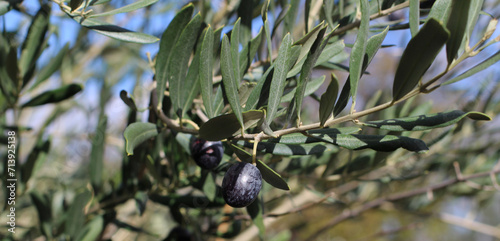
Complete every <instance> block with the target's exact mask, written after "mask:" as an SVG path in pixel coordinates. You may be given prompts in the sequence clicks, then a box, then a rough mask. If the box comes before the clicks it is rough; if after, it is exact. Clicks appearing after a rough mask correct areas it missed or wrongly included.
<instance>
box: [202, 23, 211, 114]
mask: <svg viewBox="0 0 500 241" xmlns="http://www.w3.org/2000/svg"><path fill="white" fill-rule="evenodd" d="M202 37H203V41H202V43H201V56H200V61H201V63H200V88H201V98H202V99H203V103H206V104H205V105H203V106H205V111H206V112H207V116H208V118H213V117H214V116H215V112H214V108H213V107H214V106H213V105H212V103H213V101H212V99H213V91H214V86H213V78H212V77H213V60H214V59H213V58H214V57H213V49H214V46H213V45H214V31H213V30H212V27H210V25H208V27H207V28H206V31H205V35H203V36H202Z"/></svg>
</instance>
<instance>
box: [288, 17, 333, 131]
mask: <svg viewBox="0 0 500 241" xmlns="http://www.w3.org/2000/svg"><path fill="white" fill-rule="evenodd" d="M325 31H326V26H324V27H322V29H321V30H320V32H319V33H318V36H317V38H316V41H315V42H314V44H313V46H312V47H311V52H310V53H309V54H308V55H307V58H306V61H305V62H304V65H303V66H302V69H301V70H300V77H299V81H298V82H297V88H296V89H297V90H296V91H295V96H294V99H295V101H294V102H293V103H292V106H291V108H290V109H288V114H287V116H288V118H287V119H290V117H291V116H293V114H294V113H297V116H298V121H297V124H299V123H300V114H301V112H302V101H303V99H304V93H305V90H306V87H307V84H308V82H309V80H310V79H311V73H312V70H313V68H314V65H315V64H316V60H317V59H318V57H319V55H320V53H321V52H322V51H323V49H324V48H325V46H326V44H327V42H328V38H326V39H323V36H324V34H325Z"/></svg>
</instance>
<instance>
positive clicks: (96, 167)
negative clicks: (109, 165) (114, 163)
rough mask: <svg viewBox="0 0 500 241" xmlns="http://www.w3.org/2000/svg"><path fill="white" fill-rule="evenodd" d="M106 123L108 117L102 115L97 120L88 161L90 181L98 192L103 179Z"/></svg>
mask: <svg viewBox="0 0 500 241" xmlns="http://www.w3.org/2000/svg"><path fill="white" fill-rule="evenodd" d="M107 124H108V118H107V116H106V115H103V116H102V117H101V119H100V120H99V124H98V125H97V129H96V131H95V133H94V137H93V138H92V149H91V151H90V163H89V177H90V183H91V184H92V187H93V188H94V192H95V193H98V192H99V191H100V190H101V187H102V184H103V180H102V176H103V175H102V174H103V170H104V168H103V167H104V166H103V158H104V147H105V144H106V142H105V140H106V125H107Z"/></svg>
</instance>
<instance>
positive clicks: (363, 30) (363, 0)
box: [349, 0, 370, 106]
mask: <svg viewBox="0 0 500 241" xmlns="http://www.w3.org/2000/svg"><path fill="white" fill-rule="evenodd" d="M359 8H360V9H361V23H360V25H359V30H358V34H357V36H356V41H355V42H354V46H352V50H351V57H350V58H349V83H350V85H351V97H352V103H353V106H354V105H355V104H356V93H357V91H358V82H359V79H360V78H361V75H362V73H363V71H362V70H363V60H364V58H365V53H366V44H367V39H368V31H369V30H370V4H369V3H368V0H360V6H359Z"/></svg>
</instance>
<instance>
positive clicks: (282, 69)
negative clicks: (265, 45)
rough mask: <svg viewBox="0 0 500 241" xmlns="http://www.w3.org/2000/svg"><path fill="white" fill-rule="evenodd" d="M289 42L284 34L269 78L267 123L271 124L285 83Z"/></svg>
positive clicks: (290, 41) (289, 50)
mask: <svg viewBox="0 0 500 241" xmlns="http://www.w3.org/2000/svg"><path fill="white" fill-rule="evenodd" d="M291 44H292V40H291V37H290V35H289V34H287V35H285V37H284V38H283V40H282V41H281V45H280V48H279V50H278V58H276V60H275V62H274V72H273V78H272V80H271V86H270V90H269V99H268V105H267V115H266V123H267V125H269V124H271V122H272V121H273V119H274V117H275V115H276V112H277V111H278V107H279V105H280V103H281V96H282V95H283V91H284V89H285V85H286V82H285V81H286V74H287V72H288V65H287V59H288V58H290V55H291V49H290V47H291Z"/></svg>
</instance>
